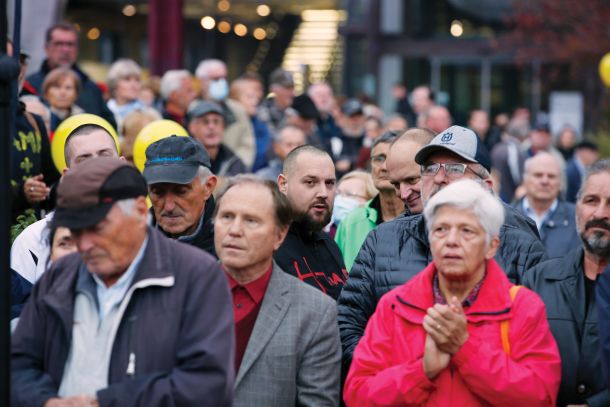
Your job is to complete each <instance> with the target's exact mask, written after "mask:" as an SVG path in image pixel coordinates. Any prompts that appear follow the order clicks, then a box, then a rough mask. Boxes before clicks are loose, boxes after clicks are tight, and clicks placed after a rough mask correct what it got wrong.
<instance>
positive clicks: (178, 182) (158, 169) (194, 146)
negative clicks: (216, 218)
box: [143, 136, 217, 256]
mask: <svg viewBox="0 0 610 407" xmlns="http://www.w3.org/2000/svg"><path fill="white" fill-rule="evenodd" d="M210 167H211V164H210V156H209V155H208V153H207V151H206V150H205V148H203V146H202V145H201V143H199V142H198V141H197V140H195V139H193V138H191V137H178V136H171V137H167V138H164V139H161V140H159V141H157V142H155V143H152V144H151V145H150V146H148V148H147V149H146V163H145V164H144V173H143V174H144V178H145V179H146V183H147V184H148V195H149V197H150V201H151V202H152V208H151V213H152V215H153V224H154V225H156V226H157V228H158V229H160V230H161V231H162V232H163V233H164V234H165V235H166V236H168V237H171V238H173V239H177V240H179V241H181V242H183V243H188V244H190V245H193V246H195V247H199V248H200V249H203V250H205V251H207V252H208V253H210V254H212V255H214V256H216V252H215V251H214V227H213V226H212V213H213V212H214V206H215V204H214V197H213V196H212V193H213V192H214V188H216V183H217V179H216V176H215V175H214V174H212V171H211V170H210Z"/></svg>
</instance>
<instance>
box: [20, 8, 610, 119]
mask: <svg viewBox="0 0 610 407" xmlns="http://www.w3.org/2000/svg"><path fill="white" fill-rule="evenodd" d="M556 3H557V4H558V3H565V2H554V1H553V0H536V1H529V2H527V1H521V0H309V1H301V2H292V1H285V0H262V1H261V0H44V1H25V2H24V24H23V27H24V31H23V43H24V48H25V49H26V50H27V51H28V52H29V53H30V54H31V55H32V63H31V66H30V69H31V70H35V69H37V67H38V66H39V63H40V61H41V60H42V58H43V51H42V50H43V42H44V31H45V29H46V28H47V27H48V26H49V25H50V24H51V23H53V22H55V21H61V20H67V21H70V22H72V23H74V24H76V25H77V26H78V27H79V29H80V33H81V34H80V36H81V53H80V60H81V64H82V65H83V66H84V67H85V69H86V70H87V71H88V72H89V73H90V74H91V75H92V76H93V77H94V78H97V79H99V80H103V79H104V78H105V72H106V70H107V68H108V66H109V65H110V64H111V62H112V61H114V60H116V59H117V58H119V57H129V58H132V59H134V60H136V61H137V62H139V63H140V64H141V65H142V66H144V67H146V68H148V69H149V72H150V73H152V74H157V75H160V74H162V73H163V71H165V70H166V69H170V68H182V67H184V68H186V69H189V70H191V71H193V70H194V69H195V67H196V66H197V64H198V62H199V61H200V60H202V59H204V58H210V57H214V58H219V59H222V60H224V61H226V62H227V64H228V67H229V76H230V78H235V77H237V76H239V75H240V74H242V73H244V72H245V71H250V72H255V73H258V74H260V75H261V76H262V77H263V78H264V79H266V78H267V77H268V75H269V73H270V72H271V71H272V70H273V69H274V68H276V67H278V66H280V65H282V66H283V67H284V68H286V69H288V70H290V71H292V72H294V74H295V82H296V91H297V93H299V92H300V91H302V90H303V89H304V88H305V87H306V86H307V85H308V84H309V83H312V82H315V81H318V80H326V81H329V82H330V83H331V84H332V86H333V88H334V89H335V91H336V92H337V93H338V94H342V95H345V96H350V97H351V96H362V97H366V98H368V99H370V100H372V101H374V102H376V103H378V104H379V105H380V106H381V107H382V109H383V110H385V111H386V112H390V111H391V110H392V108H393V103H394V101H393V100H392V97H391V89H392V85H394V84H395V83H402V84H404V85H406V87H407V88H408V89H409V90H410V89H413V87H415V86H417V85H420V84H430V86H431V87H432V89H433V90H434V91H435V93H436V97H437V103H440V104H443V105H446V106H447V107H448V108H449V109H450V111H451V112H452V114H453V115H454V118H455V121H456V122H457V123H465V121H466V119H467V114H468V112H469V111H470V110H472V109H475V108H482V109H484V110H486V111H488V112H489V113H491V114H492V115H495V114H497V113H500V112H508V113H510V112H511V111H512V110H513V109H515V108H516V107H519V106H523V107H526V108H528V109H530V111H531V112H532V117H535V115H536V113H537V112H538V111H541V110H542V111H548V110H549V108H550V106H549V100H551V96H552V92H556V91H576V92H578V94H579V95H580V97H581V98H582V99H583V100H584V106H583V108H582V110H583V114H581V116H583V115H584V118H585V120H584V122H585V123H587V124H588V126H589V128H591V126H594V127H597V126H598V125H599V123H600V120H601V118H602V117H601V115H602V113H601V112H602V111H603V106H601V104H602V96H603V93H604V88H603V86H602V85H601V82H600V81H599V77H598V76H597V74H596V72H595V66H596V65H595V64H596V63H597V61H599V57H601V55H603V53H605V52H606V51H607V50H610V41H607V38H605V37H604V38H598V37H599V36H598V37H595V36H593V37H592V38H591V40H590V41H589V42H596V43H597V45H596V47H597V49H593V50H587V51H586V55H584V56H583V55H582V54H579V53H578V51H579V49H576V50H574V51H575V52H574V53H573V54H568V55H560V53H559V52H557V51H554V48H553V46H556V47H557V46H559V47H560V48H558V49H562V48H561V47H562V46H563V48H566V49H568V50H569V49H570V46H571V45H570V43H569V42H566V43H563V44H562V39H561V38H563V40H566V38H565V37H560V39H556V41H555V42H557V44H544V43H543V44H540V43H539V42H540V41H541V40H542V41H547V40H548V38H546V37H544V36H541V35H540V31H541V30H542V26H543V25H542V24H541V23H540V22H541V20H544V19H548V20H549V21H550V22H549V21H546V22H545V26H549V25H552V24H553V22H554V23H556V24H557V26H558V27H559V30H560V29H561V27H563V29H564V30H565V29H568V28H569V29H572V31H575V29H574V26H575V25H578V24H582V25H583V26H588V25H590V24H591V22H590V21H577V22H574V21H568V19H569V18H574V17H575V16H576V17H578V16H579V11H578V9H583V10H584V11H582V12H581V14H582V15H585V16H586V18H588V19H602V21H603V18H605V17H604V16H606V17H610V16H608V12H607V9H608V8H609V6H608V5H605V6H604V4H605V2H604V1H603V0H583V1H582V2H578V4H571V5H567V6H566V7H568V9H566V10H558V9H555V10H553V9H552V8H553V7H556V6H554V4H556ZM568 3H571V2H568ZM549 7H550V8H551V9H549ZM596 7H603V8H604V10H600V12H599V13H596V11H595V8H596ZM549 10H550V11H549ZM551 12H553V13H554V14H548V13H551ZM561 12H563V13H564V14H565V15H562V14H561ZM596 14H598V15H596ZM9 15H11V14H10V13H9ZM562 18H563V19H564V20H565V21H562V20H561V19H562ZM583 18H585V17H583ZM553 19H555V20H553ZM557 19H559V20H560V21H557ZM581 20H582V19H581ZM536 24H538V26H537V25H536ZM599 25H603V26H605V23H601V22H600V24H599ZM528 30H530V31H531V36H528V35H529V34H528ZM600 35H601V36H604V34H600ZM606 36H610V34H606ZM537 41H538V42H537ZM584 42H586V41H584ZM546 45H548V46H546ZM530 46H531V47H530ZM583 46H585V45H583ZM589 46H590V45H589ZM545 48H546V50H545ZM576 48H578V47H576ZM606 48H607V49H606ZM604 49H605V51H604ZM528 50H529V51H528ZM543 51H546V52H543ZM580 51H582V50H580ZM587 52H588V53H587ZM587 58H589V60H588V59H587ZM591 76H593V77H591Z"/></svg>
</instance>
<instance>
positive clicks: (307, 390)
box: [234, 262, 341, 407]
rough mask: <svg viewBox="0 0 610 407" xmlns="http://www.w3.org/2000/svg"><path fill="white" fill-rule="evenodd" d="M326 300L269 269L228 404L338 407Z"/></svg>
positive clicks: (332, 321) (332, 313) (333, 314)
mask: <svg viewBox="0 0 610 407" xmlns="http://www.w3.org/2000/svg"><path fill="white" fill-rule="evenodd" d="M336 307H337V305H336V303H335V301H333V299H332V298H330V297H329V296H327V295H325V294H323V293H322V292H320V291H318V290H316V289H315V288H313V287H310V286H308V285H307V284H305V283H303V282H301V281H299V280H298V279H297V278H295V277H293V276H291V275H288V274H286V273H285V272H284V271H282V269H281V268H280V267H279V266H278V265H277V264H275V262H274V263H273V271H272V274H271V279H270V280H269V285H268V286H267V291H266V292H265V297H264V299H263V302H262V304H261V308H260V311H259V313H258V318H257V319H256V323H255V324H254V329H253V330H252V334H251V336H250V340H249V342H248V346H247V347H246V351H245V353H244V357H243V359H242V362H241V366H240V368H239V372H238V373H237V378H236V379H235V400H234V406H235V407H240V406H248V407H251V406H254V407H259V406H260V407H286V406H312V407H313V406H315V407H322V406H338V405H339V397H340V396H339V381H340V374H341V372H340V369H341V368H340V365H341V342H340V340H339V328H338V325H337V309H336Z"/></svg>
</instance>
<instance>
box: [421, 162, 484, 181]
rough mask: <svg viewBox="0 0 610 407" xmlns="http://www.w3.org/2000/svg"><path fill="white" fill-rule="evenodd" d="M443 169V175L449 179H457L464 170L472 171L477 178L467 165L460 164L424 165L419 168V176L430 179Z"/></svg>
mask: <svg viewBox="0 0 610 407" xmlns="http://www.w3.org/2000/svg"><path fill="white" fill-rule="evenodd" d="M441 167H443V169H444V170H445V174H446V175H447V177H449V178H459V177H461V176H462V175H464V173H465V172H466V170H467V169H468V170H470V171H472V172H473V173H474V174H475V175H476V176H479V174H477V173H476V172H475V171H474V170H473V169H472V168H470V167H469V166H468V164H461V163H444V164H441V163H432V164H424V165H422V166H421V175H422V177H431V176H433V175H436V174H437V173H438V171H439V170H440V169H441Z"/></svg>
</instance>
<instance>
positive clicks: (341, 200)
mask: <svg viewBox="0 0 610 407" xmlns="http://www.w3.org/2000/svg"><path fill="white" fill-rule="evenodd" d="M359 206H360V201H358V200H357V199H354V198H348V197H346V196H343V195H337V196H336V197H335V203H334V205H333V215H332V218H331V221H332V222H333V223H334V224H335V225H338V224H339V223H340V222H341V221H342V220H343V219H344V218H345V217H346V216H347V215H348V214H349V213H350V212H351V211H353V210H354V209H356V208H358V207H359Z"/></svg>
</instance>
